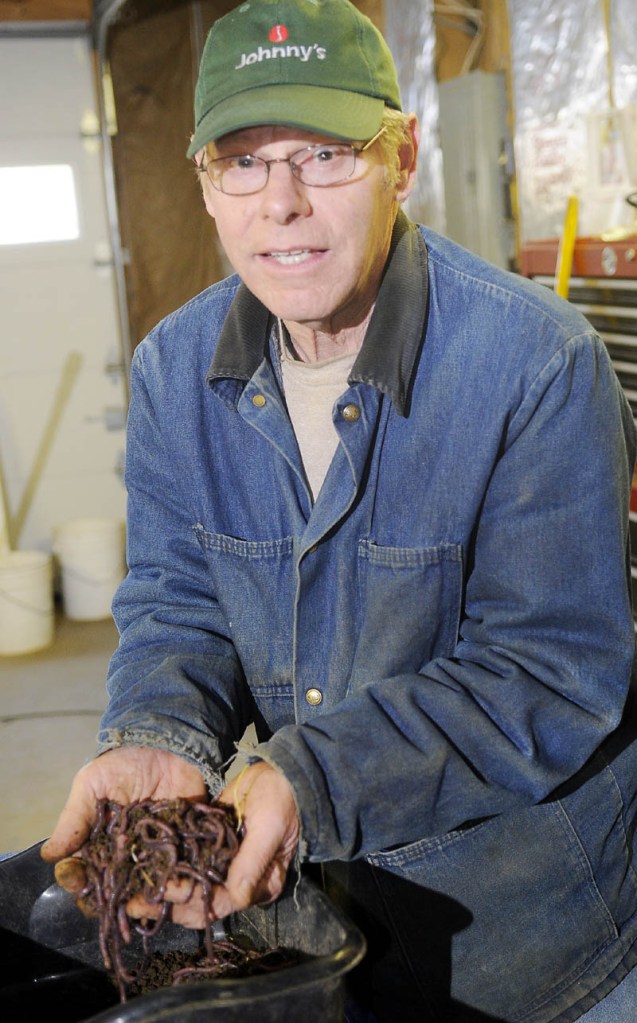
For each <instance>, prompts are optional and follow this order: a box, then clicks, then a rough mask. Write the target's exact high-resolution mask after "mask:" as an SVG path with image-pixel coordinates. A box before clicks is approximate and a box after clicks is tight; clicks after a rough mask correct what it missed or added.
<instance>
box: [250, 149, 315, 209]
mask: <svg viewBox="0 0 637 1023" xmlns="http://www.w3.org/2000/svg"><path fill="white" fill-rule="evenodd" d="M261 202H262V210H263V213H264V216H266V217H271V218H272V219H273V220H276V221H277V223H282V224H285V223H287V222H288V221H289V220H292V219H294V218H295V217H305V216H307V215H308V213H309V212H310V210H311V204H310V201H309V198H308V195H307V190H306V187H305V185H303V183H302V182H301V181H299V179H298V178H297V177H295V175H294V174H293V173H292V168H291V166H290V162H289V160H285V159H278V160H270V161H269V174H268V180H267V182H266V184H265V187H264V188H263V190H262V191H261Z"/></svg>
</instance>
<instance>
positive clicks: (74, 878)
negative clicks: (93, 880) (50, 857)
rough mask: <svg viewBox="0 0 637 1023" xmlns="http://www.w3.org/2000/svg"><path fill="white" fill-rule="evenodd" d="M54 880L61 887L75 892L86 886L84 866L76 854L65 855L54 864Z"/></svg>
mask: <svg viewBox="0 0 637 1023" xmlns="http://www.w3.org/2000/svg"><path fill="white" fill-rule="evenodd" d="M55 880H56V881H57V883H58V884H59V885H60V887H61V888H65V889H66V891H67V892H71V893H72V894H75V892H81V891H82V889H83V888H86V868H85V866H84V864H83V863H82V860H81V859H80V858H79V857H78V856H67V857H66V858H65V859H63V860H60V861H59V862H58V863H56V864H55Z"/></svg>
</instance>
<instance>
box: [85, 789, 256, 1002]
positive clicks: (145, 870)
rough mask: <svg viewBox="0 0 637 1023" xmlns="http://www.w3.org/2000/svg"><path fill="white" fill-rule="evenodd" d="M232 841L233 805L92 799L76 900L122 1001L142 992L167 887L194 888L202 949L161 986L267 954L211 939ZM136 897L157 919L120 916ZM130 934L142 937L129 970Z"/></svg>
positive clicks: (235, 843)
mask: <svg viewBox="0 0 637 1023" xmlns="http://www.w3.org/2000/svg"><path fill="white" fill-rule="evenodd" d="M240 842H241V831H240V827H239V824H238V821H237V817H236V814H235V812H234V808H233V807H232V806H227V805H225V804H222V803H215V802H213V803H191V802H189V801H188V800H186V799H176V800H162V801H153V800H142V801H141V802H138V803H130V804H128V805H126V806H122V805H120V804H119V803H115V802H111V801H109V800H105V799H104V800H100V801H99V802H98V805H97V818H96V820H95V823H94V825H93V828H92V830H91V833H90V836H89V839H88V841H87V842H86V844H85V846H84V847H83V850H82V864H83V868H84V870H85V873H86V884H85V886H84V887H83V888H82V890H81V891H80V892H79V893H78V894H77V899H76V901H77V904H78V906H79V907H80V909H82V911H83V912H84V913H85V914H86V915H87V916H96V917H97V918H98V920H99V942H100V951H101V954H102V959H103V961H104V966H105V967H106V969H107V970H108V971H109V972H110V973H111V974H112V975H113V978H114V980H115V983H116V984H117V987H118V989H119V994H120V999H121V1001H122V1002H125V1001H126V1000H127V994H130V993H133V994H135V993H140V992H141V991H143V990H144V985H143V977H144V973H145V972H146V969H147V967H148V965H149V958H150V957H149V953H150V945H151V939H152V938H153V937H154V936H155V935H156V934H157V932H158V931H159V929H160V927H161V926H162V924H163V923H164V921H165V920H166V919H167V918H168V916H169V914H170V903H169V902H167V901H166V898H165V895H166V887H167V885H168V883H169V882H175V881H178V882H181V883H182V884H183V882H184V881H186V883H187V884H190V886H191V889H190V894H192V891H193V890H194V888H195V885H200V886H201V892H202V895H203V902H204V912H205V924H204V929H203V949H201V950H200V951H199V953H198V954H197V955H196V957H195V959H193V957H192V956H190V957H186V959H185V960H183V957H182V965H181V966H180V968H178V969H177V970H176V971H175V972H174V973H172V974H171V976H170V979H169V980H168V983H172V984H179V983H183V982H185V981H188V980H207V979H210V978H212V977H218V976H222V975H227V974H228V973H237V972H240V973H245V972H249V969H247V968H248V967H249V966H250V965H251V963H252V962H253V961H254V960H259V959H265V958H266V957H267V956H269V955H271V953H272V951H273V950H268V951H266V952H259V951H256V950H253V949H248V950H247V949H244V948H242V947H240V946H239V945H237V944H235V943H234V942H232V941H230V940H226V939H221V940H219V939H213V934H212V921H213V915H212V910H211V903H212V894H213V888H214V886H215V885H217V884H223V882H224V880H225V878H226V875H227V873H228V868H229V866H230V863H231V861H232V859H233V857H234V856H235V854H236V852H237V850H238V848H239V845H240ZM136 895H141V896H142V897H143V899H144V901H145V902H148V903H150V904H155V905H157V906H159V907H160V911H159V915H158V917H157V919H152V920H149V919H146V920H135V919H132V918H130V917H129V916H128V914H127V911H126V905H127V903H128V901H129V900H130V899H131V898H132V897H133V896H136ZM188 897H189V896H188ZM135 932H137V933H138V934H140V935H141V937H142V943H143V953H144V954H143V958H142V961H141V962H140V963H138V964H136V965H135V966H134V968H130V967H129V966H127V965H126V962H125V949H126V947H127V946H128V945H129V944H130V942H131V940H132V937H133V935H134V933H135ZM183 961H186V962H187V963H188V964H187V965H183ZM264 965H265V964H264ZM151 986H152V985H151Z"/></svg>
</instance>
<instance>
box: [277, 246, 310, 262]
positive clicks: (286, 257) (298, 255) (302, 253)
mask: <svg viewBox="0 0 637 1023" xmlns="http://www.w3.org/2000/svg"><path fill="white" fill-rule="evenodd" d="M270 255H271V256H272V258H273V259H276V261H277V262H278V263H283V264H284V265H285V266H289V265H291V264H294V263H302V262H303V261H304V260H305V259H309V257H310V255H311V253H310V250H309V249H297V250H296V251H295V252H271V253H270Z"/></svg>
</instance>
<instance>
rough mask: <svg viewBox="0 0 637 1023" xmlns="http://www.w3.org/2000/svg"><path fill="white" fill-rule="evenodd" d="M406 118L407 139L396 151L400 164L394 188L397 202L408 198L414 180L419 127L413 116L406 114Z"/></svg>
mask: <svg viewBox="0 0 637 1023" xmlns="http://www.w3.org/2000/svg"><path fill="white" fill-rule="evenodd" d="M408 117H409V124H408V131H407V137H406V138H405V141H404V142H403V144H402V145H401V147H400V149H399V151H398V158H399V162H400V174H399V177H398V183H397V186H396V199H397V200H398V202H404V201H405V199H407V198H408V197H409V195H410V194H411V191H412V189H413V187H414V182H415V180H416V165H417V162H418V147H419V144H420V125H419V123H418V118H417V117H416V115H415V114H408Z"/></svg>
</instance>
